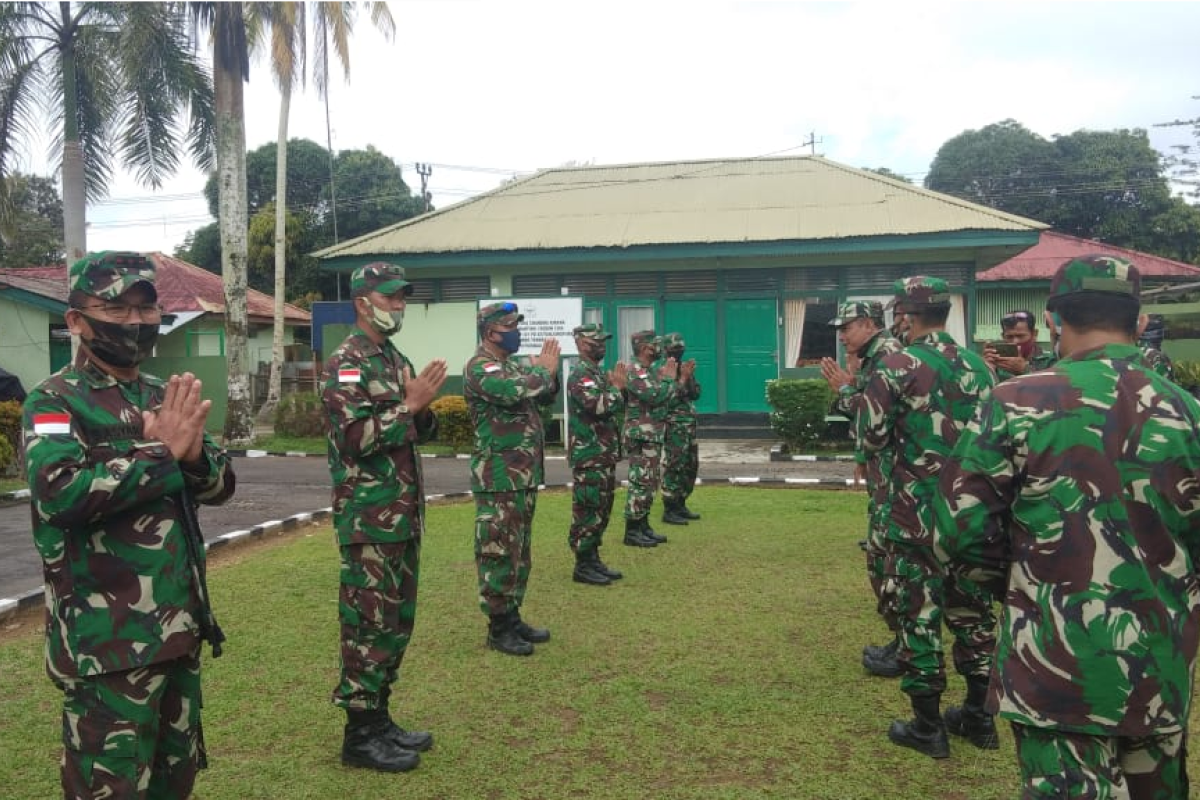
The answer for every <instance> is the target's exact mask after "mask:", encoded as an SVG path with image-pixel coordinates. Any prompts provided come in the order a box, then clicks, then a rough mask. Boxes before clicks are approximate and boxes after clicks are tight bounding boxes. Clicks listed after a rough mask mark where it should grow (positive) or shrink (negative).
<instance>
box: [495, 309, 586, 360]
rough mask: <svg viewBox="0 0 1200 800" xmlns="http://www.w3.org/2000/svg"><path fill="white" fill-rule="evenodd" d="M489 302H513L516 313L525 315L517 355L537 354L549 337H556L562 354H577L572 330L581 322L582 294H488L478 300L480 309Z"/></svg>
mask: <svg viewBox="0 0 1200 800" xmlns="http://www.w3.org/2000/svg"><path fill="white" fill-rule="evenodd" d="M492 303H516V305H517V313H518V314H524V315H525V319H523V320H521V349H520V350H518V351H517V355H522V356H536V355H537V354H538V353H540V352H542V342H544V341H545V340H546V339H548V338H551V337H553V338H555V339H558V344H559V347H560V348H562V354H563V355H564V356H577V355H579V351H578V350H577V349H576V348H575V335H574V334H573V333H571V331H573V330H574V329H575V328H576V327H577V326H579V325H582V324H583V298H582V297H579V296H575V297H570V296H568V297H489V298H487V299H486V300H480V301H479V308H483V307H484V306H487V305H491V304H492Z"/></svg>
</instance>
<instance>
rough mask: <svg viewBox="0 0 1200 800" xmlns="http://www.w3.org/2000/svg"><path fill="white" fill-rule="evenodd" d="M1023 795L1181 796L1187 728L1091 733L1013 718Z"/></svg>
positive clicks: (1034, 798) (1169, 799)
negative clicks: (1137, 734) (1122, 733)
mask: <svg viewBox="0 0 1200 800" xmlns="http://www.w3.org/2000/svg"><path fill="white" fill-rule="evenodd" d="M1012 729H1013V739H1014V740H1015V742H1016V748H1017V764H1018V765H1019V766H1020V768H1021V800H1175V798H1178V799H1179V800H1183V799H1184V798H1186V797H1188V796H1189V795H1188V774H1187V731H1178V732H1176V733H1166V734H1162V735H1159V736H1145V737H1129V736H1111V737H1110V736H1090V735H1088V734H1084V733H1074V732H1071V731H1060V730H1055V729H1053V728H1035V727H1031V726H1028V725H1018V724H1016V723H1013V726H1012Z"/></svg>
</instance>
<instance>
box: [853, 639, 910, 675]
mask: <svg viewBox="0 0 1200 800" xmlns="http://www.w3.org/2000/svg"><path fill="white" fill-rule="evenodd" d="M899 650H900V640H899V639H894V640H892V644H891V645H886V646H884V647H881V648H879V653H880V655H876V654H875V652H874V651H873V650H868V649H867V648H866V647H864V648H863V657H862V665H863V668H864V669H866V671H867V672H869V673H871V674H872V675H878V676H879V677H881V678H898V677H900V676H901V675H903V674H904V667H903V666H902V665H901V664H900V657H899Z"/></svg>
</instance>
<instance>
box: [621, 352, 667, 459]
mask: <svg viewBox="0 0 1200 800" xmlns="http://www.w3.org/2000/svg"><path fill="white" fill-rule="evenodd" d="M664 363H666V362H665V361H656V362H654V363H653V364H651V365H650V366H648V367H644V366H642V365H641V364H639V363H636V362H635V363H633V364H631V365H630V367H629V377H628V381H627V382H626V384H625V429H624V436H625V438H626V439H638V440H640V441H643V442H658V443H660V444H661V443H662V440H663V433H664V432H665V430H666V427H667V414H668V410H669V405H670V402H671V399H672V398H673V397H674V396H675V380H674V379H673V378H660V377H659V376H658V370H659V367H661V366H662V365H663V364H664Z"/></svg>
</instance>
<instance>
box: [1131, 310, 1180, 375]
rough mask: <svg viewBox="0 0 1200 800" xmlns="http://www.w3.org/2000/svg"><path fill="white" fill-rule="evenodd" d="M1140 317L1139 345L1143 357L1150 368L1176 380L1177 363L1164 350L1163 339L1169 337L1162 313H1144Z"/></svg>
mask: <svg viewBox="0 0 1200 800" xmlns="http://www.w3.org/2000/svg"><path fill="white" fill-rule="evenodd" d="M1139 319H1140V324H1139V328H1140V332H1139V333H1138V347H1139V348H1141V351H1142V358H1143V359H1145V361H1146V364H1147V365H1148V366H1149V367H1150V369H1152V370H1154V371H1155V372H1157V373H1158V374H1159V375H1162V376H1163V377H1164V378H1167V379H1168V380H1172V381H1173V380H1175V365H1174V364H1172V363H1171V359H1170V358H1169V357H1168V356H1167V354H1166V353H1164V352H1163V351H1162V345H1163V340H1164V339H1166V338H1167V325H1166V321H1165V320H1164V319H1163V316H1162V314H1149V315H1146V314H1143V315H1142V316H1141V317H1140V318H1139Z"/></svg>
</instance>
